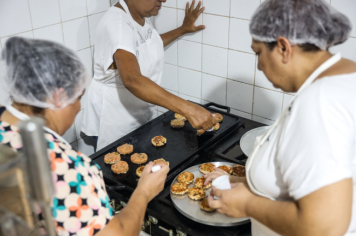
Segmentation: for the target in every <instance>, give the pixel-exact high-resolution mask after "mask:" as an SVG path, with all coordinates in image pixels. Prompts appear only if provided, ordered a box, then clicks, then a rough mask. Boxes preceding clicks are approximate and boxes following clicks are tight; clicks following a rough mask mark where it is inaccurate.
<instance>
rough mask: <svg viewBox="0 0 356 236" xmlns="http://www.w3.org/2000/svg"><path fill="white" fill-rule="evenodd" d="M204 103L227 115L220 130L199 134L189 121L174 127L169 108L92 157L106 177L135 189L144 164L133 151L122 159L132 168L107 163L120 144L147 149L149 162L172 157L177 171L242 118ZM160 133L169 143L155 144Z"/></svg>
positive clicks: (171, 167)
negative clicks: (134, 158)
mask: <svg viewBox="0 0 356 236" xmlns="http://www.w3.org/2000/svg"><path fill="white" fill-rule="evenodd" d="M210 106H217V107H220V108H225V109H227V112H222V111H220V110H216V109H213V108H210ZM204 107H206V108H207V109H208V110H209V111H210V112H212V113H216V112H218V113H220V114H222V115H223V117H224V120H223V122H222V123H221V124H220V129H219V130H218V131H213V132H206V133H205V134H203V135H202V136H197V131H196V130H195V129H194V128H193V127H192V126H191V125H190V123H189V122H185V126H184V127H183V128H181V129H173V128H171V126H170V121H171V120H172V119H174V113H173V112H170V111H169V112H166V113H165V114H163V115H161V116H159V117H157V118H156V119H154V120H152V121H151V122H149V123H147V124H146V125H143V126H142V127H140V128H138V129H137V130H135V131H133V132H132V133H130V134H128V135H126V136H124V137H122V138H120V139H119V140H118V141H116V142H114V143H113V144H111V145H109V146H108V147H106V148H104V149H102V150H101V151H99V152H97V153H95V154H94V155H92V156H91V157H92V159H93V160H94V161H95V162H96V163H97V164H99V165H100V167H101V168H102V170H103V173H104V177H105V178H108V179H110V180H112V181H114V182H115V183H117V184H119V185H120V184H123V185H125V186H127V187H129V188H131V189H134V188H135V187H136V185H137V180H138V177H137V176H136V169H137V168H138V167H139V166H140V165H139V164H134V163H132V162H131V160H130V156H131V154H129V155H121V160H123V161H126V162H127V163H128V164H129V171H128V172H127V173H126V174H114V173H113V172H112V171H111V165H108V164H105V163H104V156H105V155H106V154H107V153H110V152H116V149H117V147H119V146H120V145H122V144H125V143H130V144H132V145H133V146H134V153H146V154H147V155H148V161H147V163H148V162H149V161H154V160H156V159H160V158H163V159H165V160H166V161H169V163H170V169H171V170H170V174H169V175H174V174H175V173H176V172H177V171H179V170H180V169H181V168H183V167H184V165H183V164H184V163H187V164H189V159H190V158H193V157H194V156H195V154H196V153H197V152H198V151H199V150H201V149H203V148H204V147H206V146H208V145H209V144H210V143H212V142H214V140H215V141H216V139H218V138H219V137H222V136H224V134H225V133H226V132H228V131H229V129H230V128H233V127H235V126H237V125H238V123H239V118H238V117H237V116H235V115H232V114H230V113H229V110H230V109H229V108H228V107H224V106H220V105H218V104H214V103H209V104H207V105H205V106H204ZM158 135H162V136H164V137H166V138H167V144H166V145H165V146H163V147H155V146H153V145H152V143H151V139H152V138H153V137H155V136H158ZM170 179H171V178H170V176H168V178H167V181H168V180H170Z"/></svg>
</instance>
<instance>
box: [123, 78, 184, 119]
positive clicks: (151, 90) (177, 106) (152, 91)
mask: <svg viewBox="0 0 356 236" xmlns="http://www.w3.org/2000/svg"><path fill="white" fill-rule="evenodd" d="M125 86H126V88H127V89H128V90H129V91H130V92H131V93H132V94H133V95H135V96H136V97H138V98H140V99H141V100H143V101H145V102H148V103H152V104H155V105H158V106H161V107H165V108H167V109H168V110H170V111H173V112H177V113H180V114H183V115H186V114H187V113H190V111H189V108H190V106H189V102H187V101H186V100H184V99H182V98H180V97H178V96H175V95H174V94H171V93H169V92H168V91H166V90H165V89H163V88H162V87H160V86H159V85H157V84H156V83H155V82H153V81H152V80H150V79H148V78H146V77H144V76H140V78H136V79H132V80H130V82H129V83H126V84H125Z"/></svg>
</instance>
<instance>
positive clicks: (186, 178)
mask: <svg viewBox="0 0 356 236" xmlns="http://www.w3.org/2000/svg"><path fill="white" fill-rule="evenodd" d="M177 180H178V182H179V183H186V184H191V183H193V181H194V175H193V174H192V173H190V172H183V173H181V174H180V175H178V177H177Z"/></svg>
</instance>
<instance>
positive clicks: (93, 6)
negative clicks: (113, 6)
mask: <svg viewBox="0 0 356 236" xmlns="http://www.w3.org/2000/svg"><path fill="white" fill-rule="evenodd" d="M87 6H88V15H92V14H95V13H99V12H104V11H107V10H108V9H109V7H110V0H87Z"/></svg>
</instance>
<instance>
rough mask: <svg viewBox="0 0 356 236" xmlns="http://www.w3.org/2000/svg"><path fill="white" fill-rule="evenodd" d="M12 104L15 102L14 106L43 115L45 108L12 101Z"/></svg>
mask: <svg viewBox="0 0 356 236" xmlns="http://www.w3.org/2000/svg"><path fill="white" fill-rule="evenodd" d="M14 104H16V106H19V107H21V108H22V109H29V110H30V111H31V112H32V114H33V115H36V116H44V113H45V109H44V108H41V107H35V106H30V105H26V104H23V103H19V102H14Z"/></svg>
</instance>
